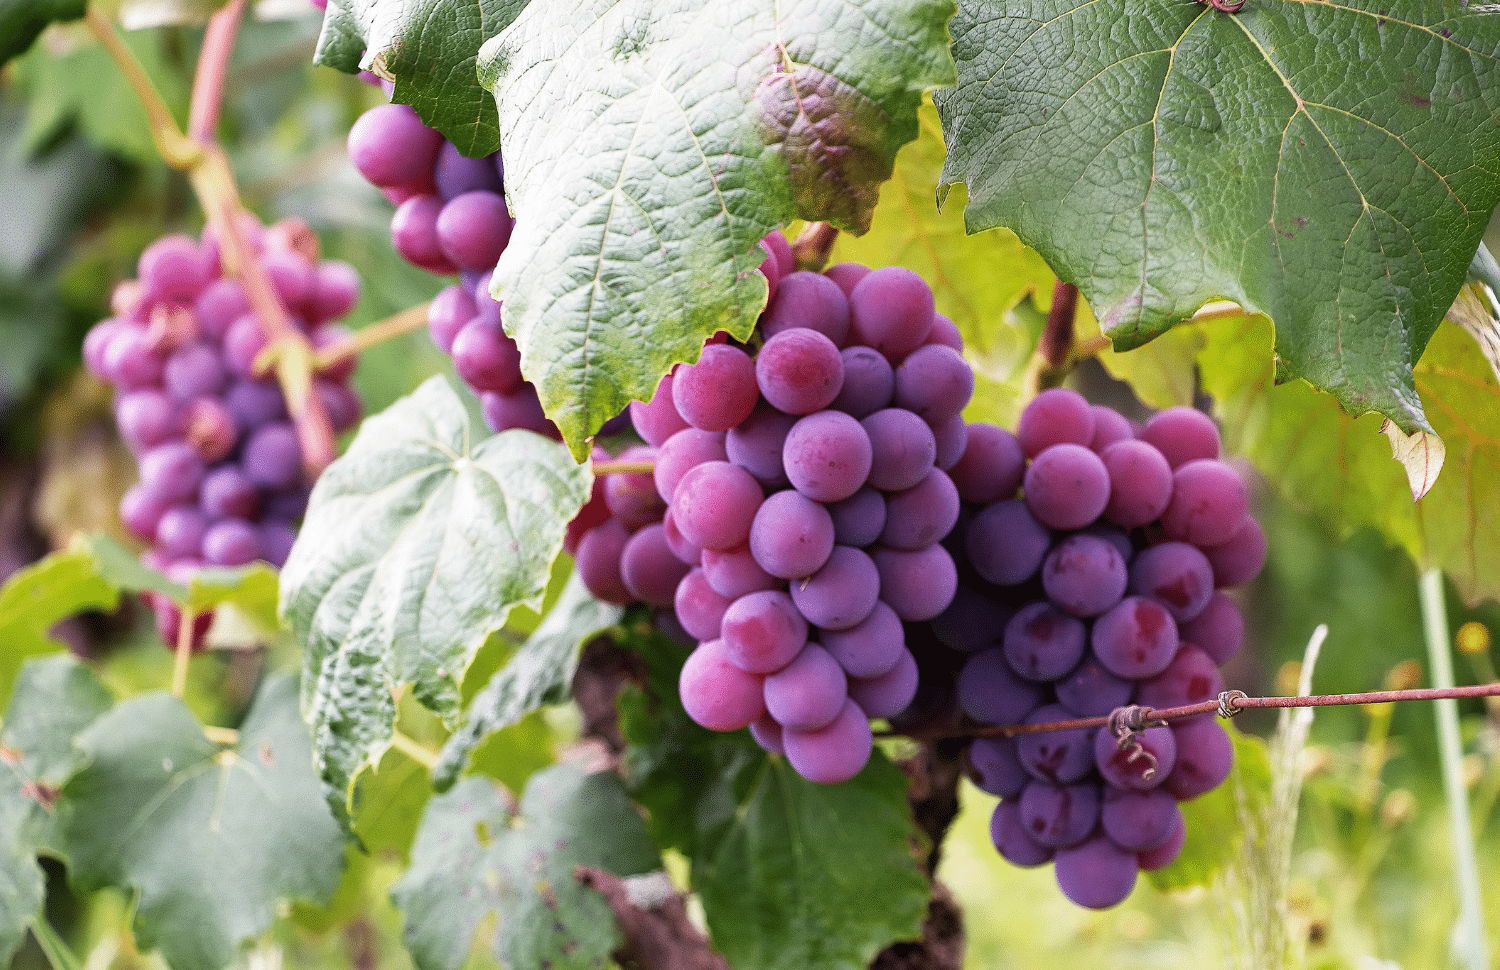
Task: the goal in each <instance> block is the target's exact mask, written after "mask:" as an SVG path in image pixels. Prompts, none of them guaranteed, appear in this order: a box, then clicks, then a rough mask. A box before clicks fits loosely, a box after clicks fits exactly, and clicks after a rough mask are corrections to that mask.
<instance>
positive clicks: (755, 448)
mask: <svg viewBox="0 0 1500 970" xmlns="http://www.w3.org/2000/svg"><path fill="white" fill-rule="evenodd" d="M796 423H797V419H796V418H795V417H793V416H792V415H790V414H784V413H782V412H781V411H778V410H777V409H776V408H774V407H772V406H771V405H769V404H767V403H766V402H765V401H762V402H760V403H759V404H757V405H756V406H755V410H754V411H752V412H751V413H750V416H749V417H748V418H746V419H745V420H744V421H741V422H740V423H739V424H737V425H735V426H734V427H733V428H730V429H729V431H728V433H727V434H726V435H725V436H724V451H725V454H726V457H727V458H728V460H729V461H732V462H734V463H735V464H736V465H739V466H740V467H741V468H743V469H745V470H746V471H748V472H749V473H750V474H751V475H753V476H755V480H756V481H758V482H760V484H761V485H762V487H764V488H766V489H768V490H774V489H778V488H784V487H785V486H786V485H787V484H788V482H787V477H786V470H785V469H784V468H782V467H781V450H782V448H783V447H784V446H785V444H786V436H787V432H788V431H791V430H792V425H794V424H796Z"/></svg>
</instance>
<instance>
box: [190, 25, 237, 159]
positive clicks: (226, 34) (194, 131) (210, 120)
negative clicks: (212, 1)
mask: <svg viewBox="0 0 1500 970" xmlns="http://www.w3.org/2000/svg"><path fill="white" fill-rule="evenodd" d="M244 13H245V0H232V2H231V3H230V4H229V5H228V6H226V7H225V8H224V9H223V10H220V11H219V12H218V13H216V14H214V15H213V17H211V18H210V19H209V21H208V30H207V31H206V32H205V33H204V35H203V49H202V50H201V51H199V53H198V68H197V71H196V73H195V74H194V76H193V100H192V105H191V107H190V108H189V110H188V135H189V136H190V137H191V138H192V139H193V140H194V141H197V142H208V141H213V139H214V132H215V131H217V130H218V127H219V108H220V106H221V105H222V104H223V102H224V80H225V77H226V76H227V75H228V73H229V57H230V55H231V54H233V53H234V38H235V35H236V34H237V33H238V32H239V29H240V20H241V19H242V18H243V16H244Z"/></svg>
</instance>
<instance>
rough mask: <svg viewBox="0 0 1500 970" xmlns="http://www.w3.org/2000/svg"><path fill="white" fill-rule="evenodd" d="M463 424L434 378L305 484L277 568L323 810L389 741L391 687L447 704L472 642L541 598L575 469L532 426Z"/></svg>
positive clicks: (581, 488) (450, 711)
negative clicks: (324, 797) (478, 432)
mask: <svg viewBox="0 0 1500 970" xmlns="http://www.w3.org/2000/svg"><path fill="white" fill-rule="evenodd" d="M474 436H475V429H474V428H472V427H471V425H470V423H469V416H468V412H467V411H466V410H465V409H464V406H463V404H462V402H460V401H459V399H458V397H457V395H455V394H454V393H453V390H452V389H451V388H450V387H449V386H448V384H447V383H446V382H445V381H444V380H443V379H442V378H441V377H434V378H432V379H430V380H428V381H427V382H426V383H425V384H423V385H422V386H421V387H420V388H418V389H417V391H416V392H415V393H414V394H412V395H411V396H410V397H407V398H403V399H402V400H400V401H398V402H397V403H396V404H394V405H392V406H391V407H390V408H389V409H387V410H386V411H384V412H383V413H381V414H379V415H376V416H375V417H372V418H370V419H368V420H367V421H365V423H364V425H363V426H362V427H361V428H360V432H359V436H358V437H357V438H355V439H354V443H353V444H351V445H350V446H349V450H348V451H347V452H346V453H345V454H344V455H343V456H342V457H341V458H339V459H338V460H337V461H335V462H334V463H333V464H332V465H331V466H329V468H328V470H327V471H325V472H324V473H323V475H322V477H320V478H319V479H318V483H317V485H316V486H314V488H313V493H312V498H311V501H310V503H309V505H308V511H307V518H306V519H305V520H304V522H303V525H302V530H301V532H300V533H299V534H298V536H297V544H296V546H295V547H293V549H292V554H291V558H289V559H288V560H287V563H286V566H285V567H284V568H283V569H282V572H281V612H282V615H283V617H284V618H285V619H286V622H287V623H288V624H289V625H290V626H291V627H292V629H293V631H294V632H295V633H296V635H297V639H298V640H299V641H300V642H301V643H302V644H303V663H304V666H305V670H306V673H305V676H304V679H303V682H302V706H303V711H304V713H305V715H306V716H307V718H308V720H309V721H310V722H311V724H312V726H313V748H314V751H315V754H316V759H317V763H318V767H319V771H320V772H321V773H322V776H323V779H324V781H325V782H326V783H327V784H328V786H329V788H330V791H329V798H330V800H331V801H332V803H333V804H334V805H335V808H336V809H345V810H346V809H347V806H348V804H349V801H350V799H351V797H352V795H353V787H354V782H355V780H356V778H357V776H358V774H359V772H360V770H361V769H362V768H364V767H365V766H366V765H371V764H374V763H375V762H376V761H378V760H379V758H380V755H381V754H382V753H383V752H384V751H385V749H386V747H387V746H388V744H389V741H390V738H391V734H392V731H393V730H394V726H395V717H396V706H395V695H396V693H397V691H399V690H400V689H402V688H404V687H405V686H406V685H411V686H412V688H413V695H414V696H415V697H416V698H417V700H419V701H420V702H421V703H422V704H423V705H425V706H426V707H428V708H429V709H431V710H433V711H435V712H437V713H438V714H440V715H442V716H443V717H445V718H447V719H449V720H452V718H453V716H454V715H456V714H457V712H458V707H459V700H460V699H459V683H460V682H461V681H462V679H463V674H464V671H465V669H467V668H468V666H469V662H470V661H472V660H473V659H474V654H475V652H476V651H477V650H478V649H479V647H480V646H481V645H482V644H483V643H484V640H485V638H486V637H487V636H488V635H489V634H490V633H491V632H493V631H494V630H497V629H499V628H500V626H502V625H503V624H504V622H505V617H506V614H508V613H509V612H510V610H511V608H512V607H514V606H517V605H519V604H525V605H528V606H531V607H533V608H536V607H539V606H540V605H541V603H542V596H543V593H544V592H545V591H546V587H547V577H548V571H549V568H550V567H551V565H552V560H553V559H555V558H556V557H557V553H558V551H559V550H560V549H561V548H562V537H563V530H564V528H565V527H566V525H567V523H568V520H569V519H571V518H572V517H573V516H574V515H575V514H576V513H577V512H578V510H579V508H581V507H582V506H583V503H584V501H585V500H586V499H587V498H588V495H589V489H590V487H591V485H592V473H591V471H590V470H589V468H588V466H586V465H582V466H581V465H577V464H575V463H574V462H573V461H572V460H571V459H570V458H569V457H568V454H567V452H566V451H564V450H563V449H562V448H560V447H558V446H557V445H556V444H555V443H553V442H551V441H548V440H547V439H546V438H543V437H541V436H539V435H535V434H532V433H531V432H529V431H519V430H515V431H507V432H505V433H503V434H500V435H496V436H494V437H491V438H487V439H485V440H483V441H479V442H477V443H476V442H475V441H474V440H473V438H474Z"/></svg>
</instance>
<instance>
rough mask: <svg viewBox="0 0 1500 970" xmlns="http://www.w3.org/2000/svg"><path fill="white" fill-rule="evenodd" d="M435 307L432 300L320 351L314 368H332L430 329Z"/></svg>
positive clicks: (316, 356)
mask: <svg viewBox="0 0 1500 970" xmlns="http://www.w3.org/2000/svg"><path fill="white" fill-rule="evenodd" d="M431 305H432V304H431V302H430V301H429V302H427V303H423V304H422V305H420V306H414V307H411V308H410V309H407V310H402V311H401V312H400V313H397V314H395V315H393V316H389V317H386V318H385V319H384V320H379V321H377V322H375V323H372V324H370V325H369V326H368V327H361V328H360V329H358V330H356V331H354V332H353V333H351V334H350V335H349V336H347V337H345V338H344V339H343V340H340V341H338V342H337V343H332V344H329V345H328V346H326V347H324V348H323V349H321V350H319V351H318V352H317V354H316V355H315V356H314V357H313V367H314V368H316V369H318V370H322V369H323V368H325V367H332V366H334V365H335V364H337V363H339V362H340V361H342V360H344V359H345V358H347V357H354V356H356V355H358V354H360V353H363V352H364V351H366V350H368V349H369V348H371V347H373V346H375V345H376V344H379V343H383V342H385V341H387V340H391V339H394V338H396V337H399V336H401V335H402V334H405V333H411V332H412V331H413V330H420V329H421V328H422V327H425V326H427V308H428V307H429V306H431Z"/></svg>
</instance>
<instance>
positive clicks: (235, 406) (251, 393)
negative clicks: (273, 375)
mask: <svg viewBox="0 0 1500 970" xmlns="http://www.w3.org/2000/svg"><path fill="white" fill-rule="evenodd" d="M224 404H225V406H226V407H228V408H229V413H230V414H231V415H233V416H234V422H235V424H236V425H237V426H238V427H239V429H240V433H241V434H246V433H248V432H251V431H254V430H255V429H256V428H259V427H260V426H261V425H263V424H271V423H272V422H274V421H283V420H285V419H286V417H287V412H286V398H285V397H283V396H282V394H281V386H280V385H279V384H277V383H276V381H275V380H273V379H269V378H266V379H251V378H247V379H244V380H238V381H235V382H234V383H233V384H232V385H230V388H229V392H228V393H227V394H225V395H224Z"/></svg>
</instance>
